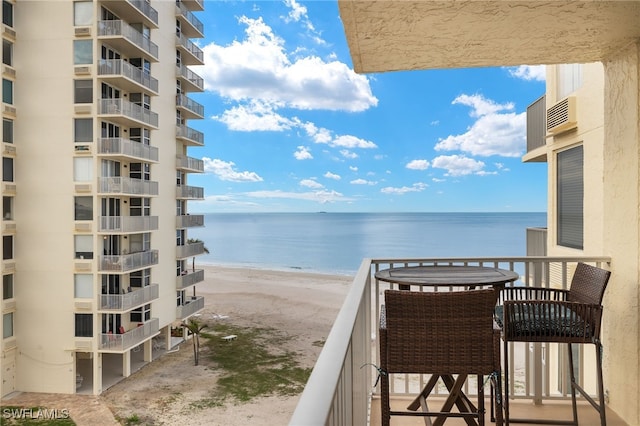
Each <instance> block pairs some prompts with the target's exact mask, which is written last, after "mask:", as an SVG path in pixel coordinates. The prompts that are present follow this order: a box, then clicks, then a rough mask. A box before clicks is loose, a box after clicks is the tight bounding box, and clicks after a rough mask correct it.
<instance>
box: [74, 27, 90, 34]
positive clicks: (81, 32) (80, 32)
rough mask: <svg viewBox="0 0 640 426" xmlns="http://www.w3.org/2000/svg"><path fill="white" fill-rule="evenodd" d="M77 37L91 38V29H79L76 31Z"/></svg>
mask: <svg viewBox="0 0 640 426" xmlns="http://www.w3.org/2000/svg"><path fill="white" fill-rule="evenodd" d="M75 32H76V36H90V35H91V27H77V28H76V29H75Z"/></svg>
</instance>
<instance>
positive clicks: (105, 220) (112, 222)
mask: <svg viewBox="0 0 640 426" xmlns="http://www.w3.org/2000/svg"><path fill="white" fill-rule="evenodd" d="M99 221H100V227H99V229H98V231H99V232H109V233H128V232H148V231H155V230H157V229H158V216H100V218H99Z"/></svg>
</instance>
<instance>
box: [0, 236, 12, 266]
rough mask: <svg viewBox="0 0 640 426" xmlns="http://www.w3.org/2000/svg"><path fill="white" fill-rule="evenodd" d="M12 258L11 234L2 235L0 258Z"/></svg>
mask: <svg viewBox="0 0 640 426" xmlns="http://www.w3.org/2000/svg"><path fill="white" fill-rule="evenodd" d="M9 259H13V235H3V236H2V260H9Z"/></svg>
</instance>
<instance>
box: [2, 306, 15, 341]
mask: <svg viewBox="0 0 640 426" xmlns="http://www.w3.org/2000/svg"><path fill="white" fill-rule="evenodd" d="M9 337H13V312H9V313H8V314H4V315H2V338H3V339H8V338H9Z"/></svg>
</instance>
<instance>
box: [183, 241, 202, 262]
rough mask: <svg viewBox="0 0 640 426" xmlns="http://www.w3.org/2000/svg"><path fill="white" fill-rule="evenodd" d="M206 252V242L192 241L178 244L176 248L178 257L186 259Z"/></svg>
mask: <svg viewBox="0 0 640 426" xmlns="http://www.w3.org/2000/svg"><path fill="white" fill-rule="evenodd" d="M204 253H205V251H204V243H190V244H185V245H182V246H177V248H176V257H177V258H178V259H185V258H187V257H192V256H198V255H200V254H204Z"/></svg>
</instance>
